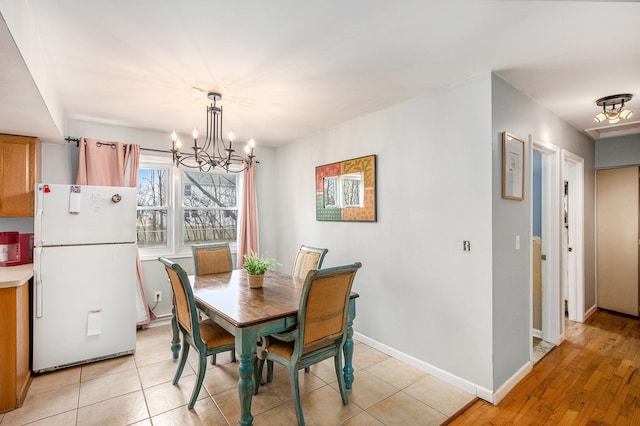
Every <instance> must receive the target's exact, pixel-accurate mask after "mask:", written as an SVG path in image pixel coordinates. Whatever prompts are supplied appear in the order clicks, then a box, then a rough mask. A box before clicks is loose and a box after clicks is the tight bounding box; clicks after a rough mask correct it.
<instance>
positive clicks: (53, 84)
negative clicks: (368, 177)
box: [0, 0, 640, 146]
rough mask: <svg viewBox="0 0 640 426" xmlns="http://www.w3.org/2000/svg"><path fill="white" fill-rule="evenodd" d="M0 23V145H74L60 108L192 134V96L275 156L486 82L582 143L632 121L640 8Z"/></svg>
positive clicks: (279, 11) (225, 10)
mask: <svg viewBox="0 0 640 426" xmlns="http://www.w3.org/2000/svg"><path fill="white" fill-rule="evenodd" d="M0 12H2V16H3V18H4V20H5V21H6V25H5V24H4V23H2V22H0V54H1V56H0V66H2V69H3V72H2V73H1V75H0V90H1V91H0V132H5V133H20V134H30V135H34V136H40V137H44V138H52V137H55V136H56V134H57V137H58V138H60V137H63V136H67V135H65V134H63V133H64V129H63V128H62V126H61V125H60V122H63V121H64V120H59V119H57V118H56V114H57V113H58V112H59V113H60V114H61V116H62V117H66V118H81V119H88V120H92V121H98V122H105V123H114V124H120V125H126V126H133V127H140V128H148V129H157V130H161V131H163V132H164V131H166V132H167V134H168V133H169V132H170V131H171V130H172V129H173V128H175V129H176V130H178V131H181V132H185V133H188V132H189V131H190V129H192V128H193V126H197V127H199V128H201V129H202V128H203V127H204V120H205V117H204V110H205V105H206V103H205V102H203V101H202V100H200V101H199V100H196V99H194V98H193V97H192V96H191V94H190V89H191V88H192V87H194V86H195V87H200V88H202V89H205V90H207V89H215V90H217V91H220V92H221V93H222V95H223V99H222V105H223V106H224V111H225V112H224V114H225V120H224V125H225V129H226V130H230V129H233V130H234V132H235V133H236V134H237V136H238V140H243V139H244V140H246V139H248V138H249V137H251V136H253V137H254V138H255V139H256V140H257V141H258V143H263V144H265V145H272V146H276V145H279V144H284V143H287V142H290V141H292V140H295V139H297V138H300V137H304V136H306V135H309V134H313V133H316V132H319V131H322V130H323V129H326V128H329V127H332V126H335V125H337V124H339V123H341V122H345V121H348V120H351V119H353V118H356V117H358V116H362V115H364V114H368V113H371V112H374V111H377V110H380V109H383V108H386V107H389V106H391V105H394V104H397V103H400V102H402V101H405V100H407V99H410V98H413V97H417V96H420V95H423V94H426V93H428V92H430V91H433V90H436V89H438V88H442V87H447V86H450V85H453V84H457V83H460V82H461V81H463V80H465V79H467V78H469V77H471V76H474V75H477V74H480V73H484V72H487V71H496V72H497V73H498V74H500V75H501V76H503V77H504V78H505V79H506V80H507V81H509V82H510V83H511V84H513V85H514V86H515V87H517V88H518V89H520V90H521V91H523V92H524V93H526V94H528V95H529V96H530V97H532V98H533V99H535V100H536V101H537V102H538V103H539V104H540V105H542V106H544V107H546V108H548V109H549V110H551V111H553V112H554V113H555V114H557V115H558V116H560V117H562V118H563V119H564V120H566V121H567V122H569V123H570V124H571V125H572V126H574V127H575V128H577V129H579V130H580V131H584V130H585V129H588V128H592V127H597V126H596V124H595V122H594V121H593V119H592V117H593V116H594V115H595V114H596V113H597V112H598V108H597V107H596V105H595V103H594V101H595V100H596V99H597V98H600V97H602V96H606V95H612V94H617V93H632V94H635V95H636V96H637V98H635V99H633V100H632V101H631V102H630V103H629V105H628V106H629V109H631V110H635V111H636V115H635V116H634V117H633V119H638V117H640V37H639V36H638V27H639V26H640V3H637V2H612V1H603V2H596V1H591V2H578V1H508V0H503V1H472V0H450V1H426V0H416V1H409V0H399V1H394V2H391V1H388V0H341V1H338V0H326V1H300V0H271V1H255V0H254V1H247V0H244V1H220V0H218V1H214V0H199V1H198V0H181V1H158V0H135V1H131V0H110V1H99V2H98V1H86V0H55V1H52V0H30V1H25V0H0ZM7 27H8V29H9V30H10V31H11V34H9V33H8V32H7ZM27 67H28V69H27ZM6 70H9V71H10V72H9V73H7V72H6ZM29 72H30V74H31V75H32V76H33V79H31V78H30V77H29ZM34 82H35V84H34ZM36 89H37V90H36ZM456 101H457V102H464V101H465V100H464V99H458V100H456ZM446 113H447V112H446V111H443V114H446ZM462 120H464V118H462ZM56 124H57V127H56ZM605 125H607V123H604V124H603V126H605ZM627 127H628V126H627ZM632 131H633V130H632ZM627 132H628V130H627ZM71 136H80V135H71ZM82 136H91V135H82ZM167 141H168V136H167Z"/></svg>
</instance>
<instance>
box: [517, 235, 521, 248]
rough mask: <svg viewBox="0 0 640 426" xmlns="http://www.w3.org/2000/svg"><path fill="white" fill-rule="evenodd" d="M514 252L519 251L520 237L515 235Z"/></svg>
mask: <svg viewBox="0 0 640 426" xmlns="http://www.w3.org/2000/svg"><path fill="white" fill-rule="evenodd" d="M516 250H520V235H516Z"/></svg>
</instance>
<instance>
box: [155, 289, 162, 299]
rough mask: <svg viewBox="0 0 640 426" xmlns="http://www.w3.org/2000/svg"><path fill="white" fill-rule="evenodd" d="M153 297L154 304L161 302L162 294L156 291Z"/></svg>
mask: <svg viewBox="0 0 640 426" xmlns="http://www.w3.org/2000/svg"><path fill="white" fill-rule="evenodd" d="M153 297H154V298H155V300H156V302H162V292H161V291H160V290H158V291H156V292H155V293H154V294H153Z"/></svg>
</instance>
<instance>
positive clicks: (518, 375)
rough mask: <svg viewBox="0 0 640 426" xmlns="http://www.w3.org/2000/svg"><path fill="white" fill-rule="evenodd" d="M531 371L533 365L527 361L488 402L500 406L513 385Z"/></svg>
mask: <svg viewBox="0 0 640 426" xmlns="http://www.w3.org/2000/svg"><path fill="white" fill-rule="evenodd" d="M532 369H533V363H532V362H531V361H527V362H526V363H525V364H524V365H523V366H522V367H521V368H520V370H518V371H516V373H515V374H514V375H513V376H511V377H510V378H509V380H507V381H506V382H505V383H504V384H503V385H502V386H500V389H498V390H497V391H496V392H495V393H494V394H493V401H490V402H492V403H493V404H494V405H498V404H500V401H502V400H503V399H504V397H505V396H507V394H508V393H509V392H511V389H513V388H514V387H515V385H517V384H518V383H519V382H520V380H522V379H524V378H525V376H526V375H527V374H529V373H530V372H531V370H532ZM478 396H479V395H478ZM482 399H484V398H482Z"/></svg>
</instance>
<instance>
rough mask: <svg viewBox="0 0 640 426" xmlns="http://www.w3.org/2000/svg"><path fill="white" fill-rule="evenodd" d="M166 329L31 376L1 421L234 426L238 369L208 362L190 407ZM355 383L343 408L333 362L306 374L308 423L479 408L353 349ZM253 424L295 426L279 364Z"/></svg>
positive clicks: (379, 420)
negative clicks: (114, 353) (110, 352)
mask: <svg viewBox="0 0 640 426" xmlns="http://www.w3.org/2000/svg"><path fill="white" fill-rule="evenodd" d="M170 341H171V331H170V327H169V326H168V325H162V326H159V327H151V328H148V329H144V330H140V331H138V337H137V348H136V353H135V355H131V356H126V357H120V358H115V359H111V360H106V361H101V362H96V363H93V364H87V365H84V366H80V367H73V368H67V369H63V370H58V371H55V372H51V373H47V374H42V375H39V376H36V377H34V379H33V382H32V384H31V387H30V389H29V393H28V395H27V398H26V400H25V402H24V405H23V406H22V407H21V408H19V409H17V410H14V411H10V412H8V413H5V414H4V415H3V414H0V424H1V425H2V426H4V425H24V424H30V425H83V426H84V425H105V424H108V425H140V426H142V425H205V424H206V425H235V424H237V421H238V418H239V408H240V406H239V402H238V391H237V382H238V375H237V364H235V363H231V362H230V357H229V355H228V353H227V354H220V355H218V362H217V365H216V366H212V365H210V364H209V367H208V370H207V374H206V376H205V380H204V385H203V387H202V390H201V391H200V395H199V400H198V401H197V403H196V406H195V407H194V409H193V410H188V409H187V406H186V404H187V402H188V400H189V397H190V396H191V391H192V389H193V384H194V382H195V373H194V368H193V367H194V366H197V362H196V359H197V357H191V355H193V351H192V353H191V354H190V359H189V363H188V365H187V366H186V367H185V371H184V373H183V376H182V378H181V379H180V383H179V385H178V386H174V385H172V384H171V380H172V379H173V375H174V373H175V369H176V366H177V361H174V360H173V359H172V358H171V351H170V349H169V347H170ZM353 364H354V369H355V382H354V385H353V391H352V392H351V393H350V394H349V405H346V406H344V405H342V400H341V398H340V393H339V391H338V387H337V381H336V377H335V372H334V368H333V361H332V360H327V361H324V362H322V363H320V364H317V365H315V366H313V367H312V368H311V372H310V373H305V372H304V371H302V372H300V391H301V394H302V405H303V411H304V415H305V420H306V422H307V424H308V425H330V426H333V425H351V426H356V425H407V424H420V425H439V424H441V423H443V422H445V421H446V420H447V419H448V418H449V417H451V416H452V415H454V414H455V413H456V412H458V411H459V410H460V409H462V408H463V407H465V406H467V405H469V404H470V403H471V402H473V401H474V400H475V397H474V395H471V394H469V393H467V392H464V391H461V390H460V389H458V388H456V387H454V386H451V385H449V384H448V383H446V382H443V381H442V380H439V379H437V378H435V377H433V376H430V375H428V374H426V373H424V372H422V371H420V370H418V369H416V368H414V367H411V366H409V365H407V364H405V363H403V362H400V361H398V360H396V359H394V358H391V357H389V356H388V355H386V354H384V353H382V352H380V351H378V350H376V349H373V348H371V347H369V346H367V345H365V344H363V343H359V342H356V346H355V350H354V360H353ZM252 413H253V415H254V424H255V425H257V426H263V425H278V426H281V425H295V424H296V416H295V411H294V407H293V400H292V396H291V390H290V383H289V376H288V371H287V370H286V369H284V368H283V367H280V366H278V365H277V364H276V366H275V370H274V379H273V382H271V383H268V384H267V385H265V386H263V387H261V388H260V392H259V393H258V395H256V396H254V398H253V403H252Z"/></svg>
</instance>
